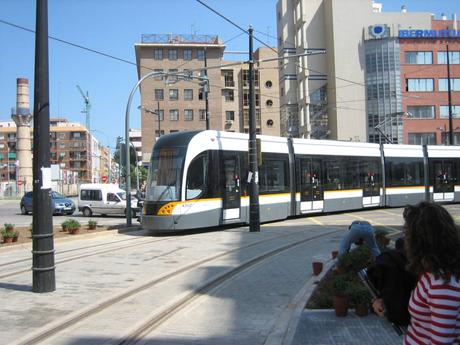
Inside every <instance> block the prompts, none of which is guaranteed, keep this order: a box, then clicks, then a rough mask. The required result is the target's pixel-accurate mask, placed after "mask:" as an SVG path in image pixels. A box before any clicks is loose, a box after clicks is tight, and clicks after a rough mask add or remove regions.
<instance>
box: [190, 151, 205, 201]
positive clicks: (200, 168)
mask: <svg viewBox="0 0 460 345" xmlns="http://www.w3.org/2000/svg"><path fill="white" fill-rule="evenodd" d="M207 176H208V159H207V154H206V153H202V154H200V155H199V156H197V157H195V158H194V159H193V161H192V162H191V163H190V166H189V168H188V172H187V192H186V198H187V199H195V198H197V197H199V196H201V195H202V194H203V192H205V190H206V185H207Z"/></svg>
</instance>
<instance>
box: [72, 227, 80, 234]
mask: <svg viewBox="0 0 460 345" xmlns="http://www.w3.org/2000/svg"><path fill="white" fill-rule="evenodd" d="M79 233H80V228H77V229H69V234H72V235H76V234H79Z"/></svg>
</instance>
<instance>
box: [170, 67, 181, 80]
mask: <svg viewBox="0 0 460 345" xmlns="http://www.w3.org/2000/svg"><path fill="white" fill-rule="evenodd" d="M177 72H179V70H178V69H175V68H172V69H169V70H168V73H171V74H172V75H168V81H169V82H171V83H175V82H176V81H179V76H178V75H177Z"/></svg>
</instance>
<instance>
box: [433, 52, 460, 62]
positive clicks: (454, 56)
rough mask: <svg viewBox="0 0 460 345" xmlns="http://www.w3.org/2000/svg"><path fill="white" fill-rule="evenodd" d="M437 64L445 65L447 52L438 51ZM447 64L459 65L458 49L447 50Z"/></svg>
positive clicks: (459, 53)
mask: <svg viewBox="0 0 460 345" xmlns="http://www.w3.org/2000/svg"><path fill="white" fill-rule="evenodd" d="M438 64H440V65H447V52H438ZM449 64H450V65H459V64H460V51H459V52H449Z"/></svg>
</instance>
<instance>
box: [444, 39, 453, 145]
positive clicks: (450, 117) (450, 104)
mask: <svg viewBox="0 0 460 345" xmlns="http://www.w3.org/2000/svg"><path fill="white" fill-rule="evenodd" d="M446 48H447V49H446V50H447V97H448V104H449V145H453V144H454V133H453V127H454V126H453V123H452V121H453V120H452V89H451V86H450V58H449V45H446Z"/></svg>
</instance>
